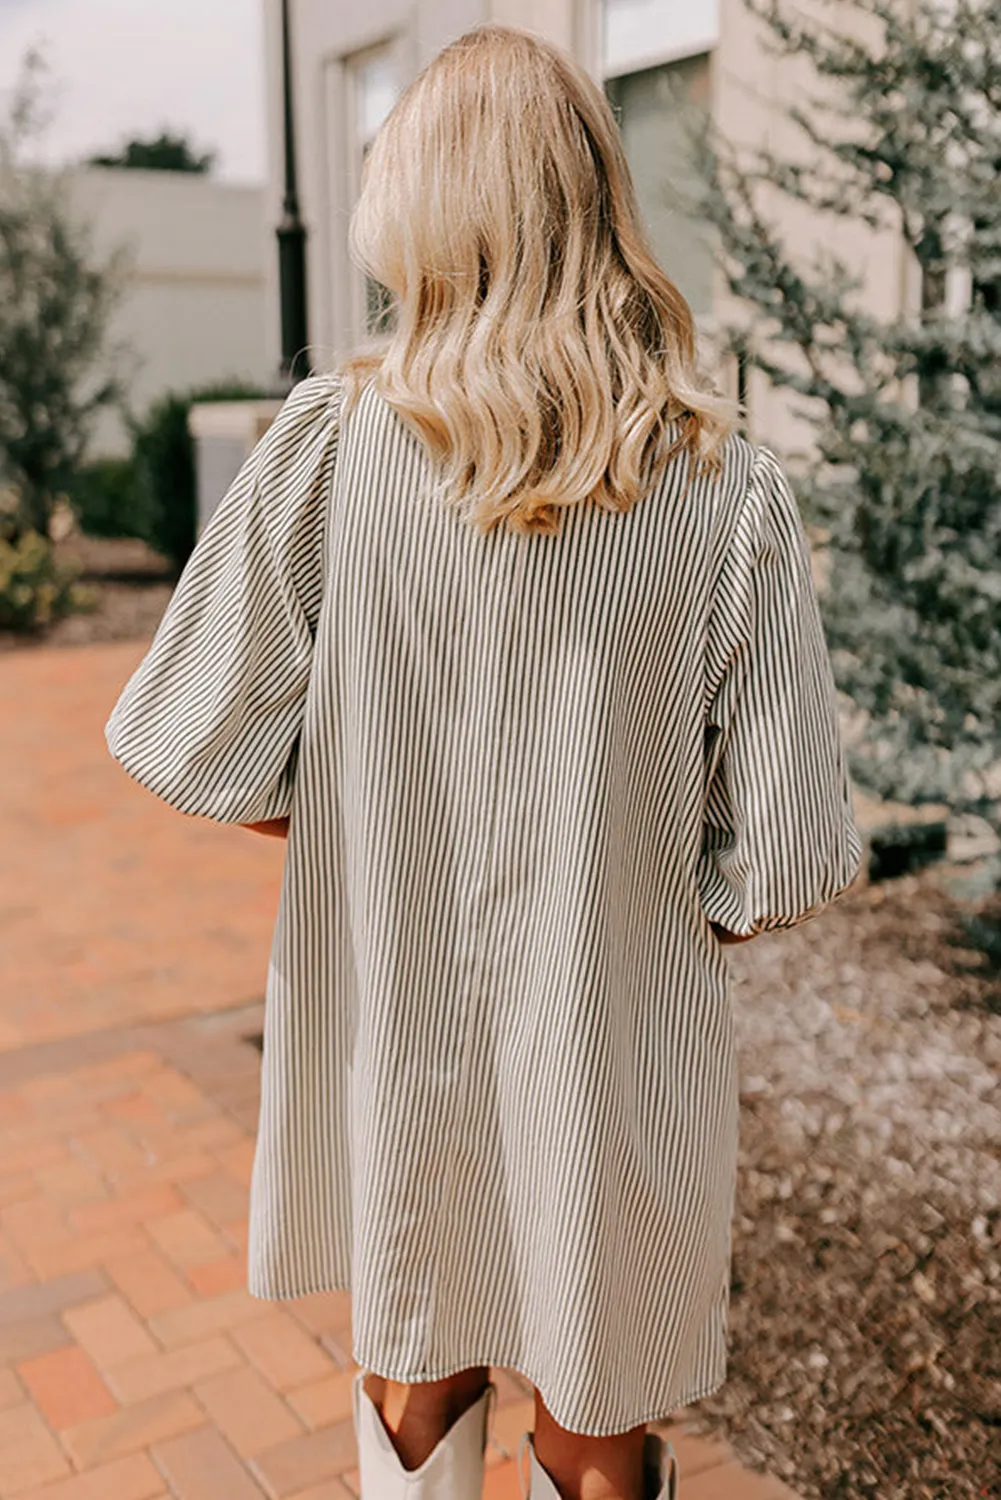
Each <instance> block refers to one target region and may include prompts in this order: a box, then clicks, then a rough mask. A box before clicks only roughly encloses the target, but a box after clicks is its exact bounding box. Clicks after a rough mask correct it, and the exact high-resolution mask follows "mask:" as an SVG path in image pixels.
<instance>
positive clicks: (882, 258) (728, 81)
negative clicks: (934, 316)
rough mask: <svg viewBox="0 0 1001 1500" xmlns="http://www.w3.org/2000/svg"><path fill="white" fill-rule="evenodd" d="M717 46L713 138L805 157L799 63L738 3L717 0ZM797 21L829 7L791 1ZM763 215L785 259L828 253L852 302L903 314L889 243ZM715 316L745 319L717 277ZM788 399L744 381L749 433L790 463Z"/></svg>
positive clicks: (802, 437) (897, 267) (795, 211)
mask: <svg viewBox="0 0 1001 1500" xmlns="http://www.w3.org/2000/svg"><path fill="white" fill-rule="evenodd" d="M721 6H722V10H721V25H720V39H719V43H718V46H717V49H716V51H715V54H714V58H713V64H714V83H713V115H714V119H715V121H716V124H717V126H718V127H719V129H720V131H721V132H722V134H723V135H724V136H725V137H726V138H727V139H728V140H729V141H731V142H733V143H734V144H735V145H736V146H737V147H738V149H740V150H741V151H743V152H744V154H745V156H747V157H748V158H749V157H751V156H752V155H753V153H754V152H755V151H757V150H762V149H766V150H770V151H773V152H774V153H775V154H776V155H777V156H779V157H781V158H789V159H791V160H798V161H804V162H806V163H807V164H809V162H810V161H811V160H812V159H813V158H812V152H811V148H810V147H809V146H808V145H807V144H806V142H805V139H804V137H803V135H802V133H801V132H800V131H799V130H797V129H796V127H795V126H794V125H793V124H792V123H791V122H790V121H789V120H788V118H787V117H786V113H785V111H786V108H787V106H788V104H789V103H790V102H792V101H795V102H798V103H801V104H802V103H805V102H806V101H807V100H808V99H810V98H812V97H814V96H815V95H816V93H817V81H816V78H815V76H814V75H813V74H812V72H811V70H810V69H809V67H808V66H807V65H806V64H800V63H798V62H797V63H792V62H790V61H788V60H783V59H778V58H776V57H775V56H774V55H772V54H771V53H769V52H768V51H767V50H766V48H765V46H764V45H763V42H764V36H765V33H764V29H763V27H762V26H761V23H760V22H758V21H756V20H755V18H754V17H753V16H751V15H749V13H748V11H747V9H746V7H745V5H744V3H743V0H721ZM798 8H799V10H800V12H801V13H803V14H805V15H807V16H812V17H813V18H815V19H817V20H819V21H824V22H826V23H827V24H830V20H831V10H830V6H829V5H827V4H825V3H823V0H799V6H798ZM844 19H845V20H846V22H848V21H850V22H851V24H853V25H854V26H856V27H857V26H859V25H860V24H865V18H864V17H862V18H860V17H859V16H858V14H857V13H856V12H854V11H852V12H851V13H850V14H846V15H845V17H844ZM762 204H763V207H764V209H765V211H766V213H768V214H769V215H770V217H771V218H772V219H773V221H775V222H778V223H780V224H781V227H782V232H783V236H784V238H785V242H786V244H787V246H788V247H789V250H790V252H791V253H792V254H793V255H794V256H795V257H796V258H797V259H799V260H801V261H802V262H803V263H804V264H806V263H809V262H811V261H813V260H814V258H815V257H816V256H817V255H818V254H829V253H833V254H835V255H837V256H838V257H839V258H841V259H843V260H844V261H845V263H846V264H848V265H849V266H850V267H852V268H853V269H854V270H855V271H856V272H857V273H858V274H860V275H861V276H862V277H863V279H864V286H863V288H862V291H861V294H860V297H861V301H862V304H863V305H864V306H866V307H868V308H870V309H871V310H872V311H873V312H874V313H878V314H879V315H880V316H881V317H886V316H892V315H893V314H894V313H896V312H902V311H905V310H908V309H912V308H914V307H915V306H916V305H917V299H918V298H919V295H920V293H919V287H918V285H917V281H916V274H915V268H914V266H913V265H912V263H911V262H910V259H909V257H908V256H907V254H906V251H905V247H904V244H903V241H902V239H901V238H900V236H899V235H897V234H895V233H891V232H889V231H884V232H882V233H875V232H873V231H871V230H869V229H867V228H866V227H865V226H864V225H862V224H858V223H849V222H848V221H846V220H837V221H835V220H833V219H830V218H828V217H826V216H825V217H824V218H820V217H819V216H818V215H816V214H815V213H813V212H812V211H811V210H809V209H807V208H805V207H803V206H802V205H798V204H794V203H791V202H790V201H789V200H788V199H787V198H786V197H784V196H783V195H781V194H779V193H777V192H776V193H774V194H772V195H771V196H770V197H769V196H768V195H765V196H764V197H763V199H762ZM714 300H715V315H716V319H717V321H718V322H720V323H725V322H729V321H733V320H740V319H741V317H746V311H745V312H744V313H742V312H741V310H740V308H739V307H738V305H737V304H735V302H734V301H733V299H732V298H729V297H728V295H727V294H726V292H725V290H724V288H723V286H722V281H721V278H719V277H717V291H716V297H715V299H714ZM796 404H797V403H796V401H795V400H794V399H793V398H791V397H790V396H789V395H788V394H787V393H786V392H784V391H780V390H776V389H773V388H772V387H771V386H770V385H769V384H768V383H767V382H766V381H765V380H764V379H762V378H758V379H754V378H753V377H752V380H751V387H750V401H749V405H750V417H751V422H750V428H751V435H752V436H753V437H755V438H756V439H757V440H759V441H763V442H768V443H771V444H773V445H774V446H775V447H777V448H779V449H781V450H782V451H783V452H785V453H786V454H788V455H789V456H790V457H794V456H795V455H796V454H797V453H803V452H805V450H807V449H808V448H809V442H810V428H809V426H808V424H806V423H805V422H804V421H802V420H798V419H797V417H796V415H795V407H796Z"/></svg>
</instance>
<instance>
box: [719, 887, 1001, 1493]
mask: <svg viewBox="0 0 1001 1500" xmlns="http://www.w3.org/2000/svg"><path fill="white" fill-rule="evenodd" d="M959 873H960V872H958V871H950V870H949V869H948V867H945V866H936V867H934V868H933V869H931V870H928V871H926V872H924V873H923V874H922V875H921V876H920V877H914V876H910V877H906V878H904V879H901V880H898V881H894V882H891V883H888V884H886V885H882V886H872V887H870V888H869V889H868V890H864V891H861V892H859V893H857V894H852V895H850V896H848V897H847V898H845V899H844V900H843V901H842V902H841V903H840V904H839V905H837V906H835V907H834V908H833V909H831V910H829V911H828V912H826V913H824V914H823V915H822V916H820V917H818V918H816V919H815V920H814V921H812V922H808V923H805V924H804V925H803V926H802V927H800V928H797V929H795V930H794V931H792V932H788V933H784V934H781V933H776V934H771V935H769V936H767V937H764V938H760V939H758V940H757V941H756V942H754V943H750V944H747V945H746V947H744V948H741V949H738V950H736V951H735V955H734V972H735V980H736V985H735V998H736V1003H737V1019H738V1028H739V1032H740V1036H741V1057H742V1066H741V1077H742V1123H741V1163H740V1173H739V1182H738V1188H737V1201H736V1212H735V1219H734V1257H733V1278H732V1303H731V1332H732V1341H731V1350H732V1352H731V1360H730V1370H729V1380H728V1383H727V1384H726V1386H724V1387H723V1389H722V1390H721V1391H719V1392H718V1393H717V1394H716V1395H715V1396H713V1397H711V1398H709V1399H708V1400H706V1401H703V1402H701V1403H700V1404H699V1410H700V1411H701V1412H703V1413H704V1414H705V1418H706V1420H707V1422H708V1423H709V1424H710V1426H711V1427H712V1428H715V1429H718V1427H719V1425H720V1424H721V1425H722V1427H723V1429H724V1431H725V1433H726V1435H727V1437H728V1438H729V1439H730V1441H731V1443H732V1444H733V1446H734V1448H735V1450H736V1452H737V1453H738V1456H740V1457H741V1458H743V1460H744V1461H745V1462H746V1463H748V1464H750V1465H752V1466H761V1467H764V1468H767V1469H768V1471H769V1472H771V1473H773V1474H776V1475H778V1476H779V1477H780V1478H784V1479H786V1480H787V1481H788V1482H789V1483H790V1484H791V1485H793V1486H794V1487H795V1488H796V1489H798V1490H799V1491H800V1493H801V1494H802V1495H804V1496H823V1497H825V1500H827V1497H830V1500H835V1497H837V1500H842V1497H844V1500H848V1497H852V1500H854V1497H856V1496H857V1497H863V1496H864V1497H872V1496H875V1497H878V1500H898V1497H899V1500H924V1497H929V1500H931V1497H935V1500H946V1497H949V1500H951V1497H953V1496H956V1497H958V1496H1001V1256H999V1250H1001V1088H999V1072H1001V976H998V975H997V974H991V973H990V972H988V971H987V969H986V968H985V967H983V966H982V965H981V963H980V961H979V959H978V955H977V954H976V953H974V952H971V951H970V950H968V949H966V948H965V947H964V946H963V942H964V939H963V935H962V928H961V920H962V917H963V913H964V908H963V907H962V906H960V905H958V904H957V902H956V900H955V898H954V896H953V894H952V893H951V889H950V887H951V886H952V885H954V884H955V882H956V880H957V877H958V875H959ZM997 916H998V917H999V918H1001V911H998V913H997Z"/></svg>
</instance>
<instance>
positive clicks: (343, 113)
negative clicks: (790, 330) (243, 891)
mask: <svg viewBox="0 0 1001 1500" xmlns="http://www.w3.org/2000/svg"><path fill="white" fill-rule="evenodd" d="M901 3H905V4H909V3H911V0H901ZM262 4H263V5H264V8H265V20H266V58H267V81H268V120H269V130H268V138H269V146H270V152H271V159H270V170H269V185H268V189H267V216H268V220H269V222H270V223H275V222H277V220H278V216H279V212H280V203H281V183H282V159H281V150H282V128H281V97H282V96H281V72H280V68H281V49H280V38H281V30H280V11H281V7H280V4H279V0H262ZM799 8H800V9H801V10H803V11H806V12H808V13H809V12H810V11H812V12H814V13H815V14H816V15H818V16H823V17H824V18H826V19H828V20H829V18H830V14H831V11H830V6H829V5H825V4H823V3H822V0H801V3H800V4H799ZM292 13H293V41H294V54H295V89H296V105H297V121H296V123H297V132H298V142H297V144H298V156H299V175H300V190H301V199H302V206H303V211H304V218H305V220H306V223H307V227H308V230H309V236H310V239H309V252H308V253H309V303H310V308H309V311H310V332H311V338H312V340H313V344H314V353H315V359H316V360H317V361H318V362H323V361H325V360H330V359H333V358H337V357H339V356H340V355H341V354H342V353H344V352H346V351H347V349H348V348H350V347H351V345H352V343H353V342H354V341H355V339H356V338H357V337H358V335H359V332H360V306H359V302H358V281H357V278H356V277H355V275H354V274H353V272H352V268H351V266H350V262H349V259H348V255H347V247H346V230H347V222H348V218H349V215H350V211H351V206H352V203H353V200H354V196H355V191H356V186H357V185H356V183H355V182H354V181H353V179H352V174H351V172H350V170H349V150H348V146H347V141H346V128H345V127H346V120H347V101H346V98H345V78H344V75H345V67H344V59H345V58H346V57H349V56H350V55H351V54H353V53H356V52H359V51H361V50H362V49H364V48H366V47H370V46H373V45H376V44H379V43H384V42H386V41H389V40H392V41H393V43H394V46H395V48H396V59H397V67H398V71H399V76H400V78H401V80H402V82H403V83H406V82H407V81H408V80H409V79H410V78H412V77H413V76H414V75H415V74H416V72H417V71H418V70H419V69H420V68H421V67H423V66H424V65H425V63H427V62H428V61H429V60H430V58H431V57H433V56H434V55H435V53H436V52H437V51H438V50H439V49H440V48H441V47H442V46H444V45H445V43H446V42H448V41H449V40H451V39H452V38H453V37H455V36H457V35H459V34H460V33H461V32H462V31H464V30H466V29H467V28H469V27H470V26H473V25H476V24H477V23H479V22H482V21H486V20H493V21H498V22H501V23H505V24H510V25H517V26H524V27H526V28H527V29H529V30H533V31H537V32H539V33H540V34H542V35H546V36H548V37H550V38H551V39H552V40H554V41H556V42H557V43H558V44H559V45H561V46H564V47H567V48H568V49H570V50H572V51H574V52H575V54H576V55H577V56H578V57H579V59H580V60H581V61H582V62H583V63H584V65H585V66H587V67H588V68H589V69H591V70H592V71H593V72H596V71H597V64H598V50H599V49H598V33H599V29H600V24H599V22H600V6H599V4H598V3H597V0H417V3H416V4H410V3H408V0H369V3H368V4H367V5H366V6H365V7H359V6H357V4H356V3H355V0H295V3H294V4H293V6H292ZM842 14H847V10H845V11H843V12H842ZM762 42H763V36H762V32H761V30H760V27H759V23H757V22H756V21H755V20H754V19H753V18H752V17H751V16H750V15H749V14H748V12H747V10H746V8H745V5H744V3H743V0H721V5H720V39H719V43H718V45H717V46H716V48H715V49H714V52H713V55H712V63H711V91H712V109H713V113H714V117H715V119H716V121H717V123H718V125H719V127H720V128H721V130H722V131H723V133H724V134H725V135H726V136H728V137H729V138H730V139H731V140H733V141H735V142H738V143H741V144H742V145H743V146H744V147H745V148H747V149H754V148H755V147H761V146H767V147H770V148H772V149H774V150H776V151H777V152H779V153H784V152H786V151H789V152H792V153H796V152H797V151H802V142H801V140H800V139H799V138H798V134H797V132H796V131H795V130H794V129H793V127H791V126H790V124H789V122H788V121H787V120H786V119H785V118H784V114H783V106H784V105H785V104H786V103H787V102H788V101H790V100H791V99H794V98H801V97H803V94H804V89H805V87H806V85H807V83H808V80H809V74H808V72H807V71H805V70H804V69H803V68H802V67H798V66H795V65H791V64H789V63H788V62H783V61H780V60H778V59H776V58H774V57H773V56H770V55H769V54H768V52H767V51H766V49H765V48H764V46H763V45H762ZM767 206H768V207H769V208H770V209H771V210H773V211H774V212H775V213H776V214H777V215H779V216H780V217H781V220H782V223H783V228H784V230H785V232H786V234H787V237H788V241H789V243H790V245H791V247H792V248H793V250H794V252H795V253H796V254H797V255H801V256H803V257H804V258H810V257H811V256H812V255H813V254H814V253H815V251H816V250H817V248H818V247H820V246H824V247H826V248H827V249H829V250H833V251H835V252H836V253H837V254H839V255H840V256H842V257H843V258H844V259H845V260H846V261H847V262H848V263H849V264H851V265H853V266H855V267H857V268H858V269H860V270H861V271H864V274H865V280H866V287H865V293H864V300H865V301H866V303H867V304H868V305H870V306H871V307H873V308H874V309H878V310H880V311H881V312H882V313H886V312H887V311H888V310H897V309H899V308H901V307H903V306H905V305H912V303H913V299H914V296H915V295H916V290H915V287H914V282H913V274H912V272H911V271H910V268H909V267H908V264H907V262H906V260H905V257H904V254H903V251H902V247H901V244H900V242H899V238H898V237H897V236H896V235H893V234H888V233H884V234H878V235H874V234H872V233H870V232H869V231H868V230H866V229H864V228H863V227H861V226H858V225H855V226H853V225H848V224H841V225H839V226H837V228H836V230H834V231H833V232H832V230H831V227H830V225H828V224H826V223H823V224H822V223H819V222H818V220H817V218H816V216H814V215H813V214H811V213H810V212H808V211H806V210H804V209H797V208H796V207H795V206H794V205H791V204H789V203H788V202H787V201H785V200H780V199H779V198H778V197H777V196H775V197H774V198H773V199H772V201H771V202H770V203H768V205H767ZM268 269H269V281H268V298H267V308H266V311H267V345H268V356H269V362H270V363H272V364H277V360H278V351H279V317H278V302H277V277H276V274H275V267H274V259H273V257H272V259H271V260H270V261H269V265H268ZM667 269H668V270H669V271H670V267H667ZM717 285H718V292H717V296H716V299H715V307H714V309H713V315H712V316H710V317H709V318H707V320H706V323H707V327H709V328H711V326H712V324H713V323H715V324H717V325H719V324H721V323H723V322H725V321H727V320H728V319H730V318H731V317H732V316H734V313H735V308H734V307H733V305H732V303H731V302H730V301H729V300H728V298H727V296H726V295H725V292H724V289H723V286H722V282H721V280H718V282H717ZM751 416H752V432H753V435H754V436H755V437H757V438H758V439H760V440H762V441H768V442H770V443H773V444H774V445H775V446H777V447H779V448H780V449H782V450H783V451H785V452H787V453H792V454H794V453H795V451H796V450H797V449H803V448H805V447H806V446H807V445H808V442H809V428H808V427H807V426H806V425H805V424H803V423H802V422H797V421H796V420H795V418H794V417H793V415H792V411H791V403H790V399H789V397H788V396H787V395H785V394H784V393H781V392H776V391H772V390H770V389H769V388H767V386H766V385H765V383H764V382H763V381H762V380H760V379H758V380H755V381H753V382H752V389H751Z"/></svg>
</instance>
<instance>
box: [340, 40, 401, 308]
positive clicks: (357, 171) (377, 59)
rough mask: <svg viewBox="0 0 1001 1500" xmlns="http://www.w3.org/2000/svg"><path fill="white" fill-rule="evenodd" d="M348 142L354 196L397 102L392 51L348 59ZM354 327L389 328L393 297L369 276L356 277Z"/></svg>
mask: <svg viewBox="0 0 1001 1500" xmlns="http://www.w3.org/2000/svg"><path fill="white" fill-rule="evenodd" d="M347 71H348V85H349V86H348V109H349V111H350V119H349V139H350V140H351V143H352V154H353V158H354V172H353V177H354V182H353V193H354V196H355V197H357V195H358V192H359V191H360V188H361V169H362V165H363V163H364V161H365V157H366V156H367V155H368V152H369V149H370V147H371V145H372V142H373V141H374V140H375V137H376V134H377V132H378V130H379V127H380V126H381V125H382V123H383V121H384V120H385V118H386V116H387V115H388V114H389V112H390V111H391V110H392V108H393V105H394V104H395V103H396V101H397V99H398V97H399V93H400V87H399V77H398V69H397V62H396V55H395V49H394V48H393V47H392V46H391V45H385V46H381V47H373V48H371V49H369V50H368V51H367V52H359V53H357V54H356V55H355V56H354V57H352V58H350V59H349V60H348V68H347ZM357 279H358V282H359V294H358V302H359V304H360V305H359V306H358V307H357V316H356V319H355V323H356V326H358V327H361V328H363V329H364V331H365V332H366V333H369V334H372V333H382V332H385V331H386V330H387V329H388V328H389V326H390V316H391V307H392V298H391V296H390V293H389V292H388V291H387V290H386V288H385V287H384V286H382V285H380V283H379V282H377V281H373V279H372V278H371V276H364V277H358V278H357Z"/></svg>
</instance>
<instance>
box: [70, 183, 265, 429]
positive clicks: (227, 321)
mask: <svg viewBox="0 0 1001 1500" xmlns="http://www.w3.org/2000/svg"><path fill="white" fill-rule="evenodd" d="M68 180H69V184H70V194H71V201H72V203H73V206H74V208H75V209H76V210H77V212H78V213H79V215H80V216H81V217H82V218H83V219H85V220H87V221H89V223H90V225H91V228H92V233H93V239H94V245H95V248H96V249H97V251H98V252H99V253H101V254H108V253H110V252H111V251H113V250H114V249H116V248H118V247H124V248H125V249H126V251H127V254H128V261H129V272H128V280H127V287H126V293H125V296H124V299H123V302H122V304H121V306H120V308H119V310H118V312H117V314H116V316H115V321H114V325H113V333H112V336H113V338H114V340H115V341H116V342H117V343H120V344H121V345H123V346H124V348H125V351H126V363H125V369H126V371H127V372H128V381H127V384H128V404H129V406H130V408H131V410H132V411H133V413H134V414H136V415H142V414H143V413H144V412H145V410H146V409H147V408H148V407H149V405H150V403H151V402H152V401H153V400H155V399H156V397H158V396H159V395H161V394H163V393H164V392H166V391H168V390H172V389H181V388H185V387H190V386H192V385H204V384H206V383H207V382H212V381H216V380H223V379H228V378H230V377H233V378H238V379H241V380H247V381H250V382H252V383H254V384H261V383H262V382H265V381H267V380H268V378H269V364H268V356H267V349H266V337H265V292H266V283H267V272H266V261H267V259H268V257H269V255H270V244H269V235H268V233H267V232H266V225H265V220H264V192H263V189H262V188H255V187H237V186H231V185H228V184H224V183H217V182H214V181H213V180H212V179H211V178H210V177H200V176H195V175H193V174H184V173H174V172H144V171H121V170H116V169H112V168H101V167H93V168H82V169H80V170H78V171H76V172H74V173H72V174H71V175H70V177H69V179H68ZM127 445H128V440H127V436H126V433H125V429H124V427H123V424H122V421H121V419H120V418H118V417H116V416H115V415H113V414H111V413H106V414H104V416H103V418H102V421H101V425H100V428H99V429H98V431H97V433H96V436H95V441H94V444H93V451H94V452H95V453H98V454H116V453H122V452H124V451H125V450H126V448H127Z"/></svg>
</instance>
